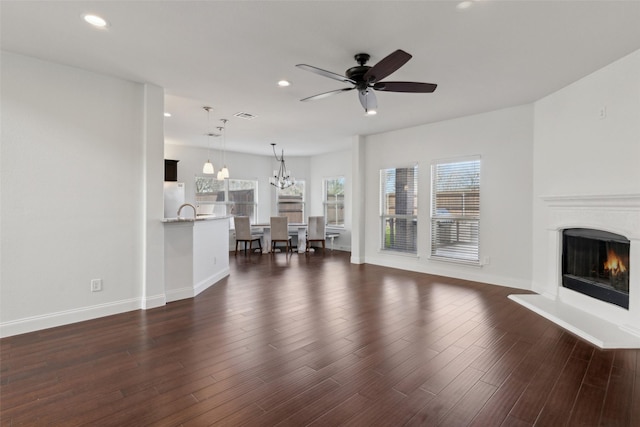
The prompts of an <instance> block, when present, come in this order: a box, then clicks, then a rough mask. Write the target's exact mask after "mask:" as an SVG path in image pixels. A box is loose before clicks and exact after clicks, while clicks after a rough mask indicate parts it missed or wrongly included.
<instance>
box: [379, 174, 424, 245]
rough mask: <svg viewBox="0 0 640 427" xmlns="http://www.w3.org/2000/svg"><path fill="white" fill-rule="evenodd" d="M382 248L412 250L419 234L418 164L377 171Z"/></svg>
mask: <svg viewBox="0 0 640 427" xmlns="http://www.w3.org/2000/svg"><path fill="white" fill-rule="evenodd" d="M380 196H381V199H382V200H381V208H382V212H381V215H380V219H381V224H382V239H381V240H382V245H381V246H382V249H383V250H391V251H398V252H405V253H411V254H415V253H417V237H418V166H417V165H416V166H414V167H410V168H398V169H382V170H381V171H380Z"/></svg>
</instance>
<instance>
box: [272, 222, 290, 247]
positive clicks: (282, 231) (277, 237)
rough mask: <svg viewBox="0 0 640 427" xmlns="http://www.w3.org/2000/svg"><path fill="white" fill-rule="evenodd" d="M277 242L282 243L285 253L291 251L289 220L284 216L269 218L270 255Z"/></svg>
mask: <svg viewBox="0 0 640 427" xmlns="http://www.w3.org/2000/svg"><path fill="white" fill-rule="evenodd" d="M277 242H284V243H285V245H286V246H285V247H286V252H285V253H288V252H289V250H291V251H293V247H292V246H291V236H289V219H288V218H287V217H286V216H272V217H271V253H273V252H274V250H275V249H276V243H277Z"/></svg>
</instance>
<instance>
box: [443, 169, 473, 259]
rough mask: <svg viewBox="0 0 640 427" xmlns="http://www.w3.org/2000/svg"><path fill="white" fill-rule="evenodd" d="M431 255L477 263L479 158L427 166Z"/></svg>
mask: <svg viewBox="0 0 640 427" xmlns="http://www.w3.org/2000/svg"><path fill="white" fill-rule="evenodd" d="M431 184H432V189H431V256H432V257H436V258H441V259H445V260H455V261H462V262H469V263H474V264H479V262H480V251H479V234H480V233H479V228H480V158H479V157H474V158H471V159H465V160H461V161H454V162H452V161H447V162H437V163H434V164H433V165H432V166H431Z"/></svg>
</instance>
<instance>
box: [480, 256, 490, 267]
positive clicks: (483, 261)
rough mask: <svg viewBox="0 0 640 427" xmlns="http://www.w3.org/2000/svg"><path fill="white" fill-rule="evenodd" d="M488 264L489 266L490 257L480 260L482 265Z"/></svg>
mask: <svg viewBox="0 0 640 427" xmlns="http://www.w3.org/2000/svg"><path fill="white" fill-rule="evenodd" d="M489 264H491V257H489V256H486V257H484V258H482V265H489Z"/></svg>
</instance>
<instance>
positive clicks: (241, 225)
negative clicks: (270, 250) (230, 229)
mask: <svg viewBox="0 0 640 427" xmlns="http://www.w3.org/2000/svg"><path fill="white" fill-rule="evenodd" d="M233 225H234V227H235V229H236V253H235V254H236V255H238V243H240V242H244V254H245V255H246V254H247V243H249V254H251V252H252V251H253V247H252V246H253V242H254V241H257V242H258V248H259V249H260V253H261V254H262V243H260V239H261V238H262V236H261V235H260V234H256V233H251V223H250V222H249V217H248V216H234V217H233Z"/></svg>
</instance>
